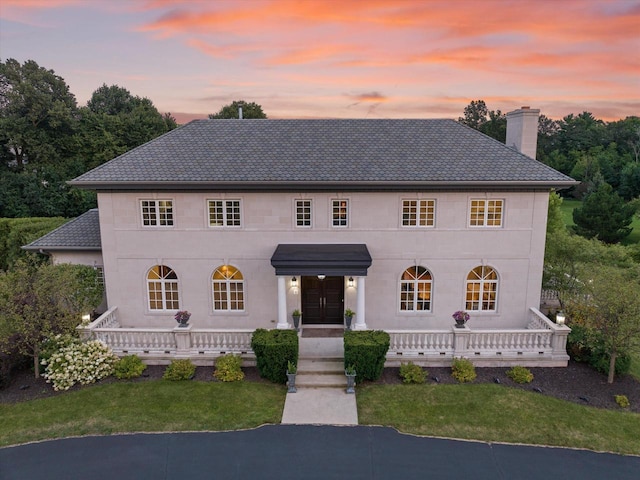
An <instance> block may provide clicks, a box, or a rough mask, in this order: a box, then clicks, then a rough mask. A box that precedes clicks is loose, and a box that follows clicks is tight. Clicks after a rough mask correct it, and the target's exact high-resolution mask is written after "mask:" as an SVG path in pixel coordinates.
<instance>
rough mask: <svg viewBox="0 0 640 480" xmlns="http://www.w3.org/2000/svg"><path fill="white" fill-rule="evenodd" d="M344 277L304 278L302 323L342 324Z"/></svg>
mask: <svg viewBox="0 0 640 480" xmlns="http://www.w3.org/2000/svg"><path fill="white" fill-rule="evenodd" d="M343 305H344V277H325V278H323V279H319V278H318V277H317V276H309V277H302V322H303V323H307V324H316V323H317V324H331V325H334V324H342V323H343V321H344V319H343V316H344V308H343Z"/></svg>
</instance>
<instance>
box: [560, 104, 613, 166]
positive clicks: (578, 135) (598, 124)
mask: <svg viewBox="0 0 640 480" xmlns="http://www.w3.org/2000/svg"><path fill="white" fill-rule="evenodd" d="M558 124H559V127H560V130H559V131H558V144H559V148H560V151H561V152H562V153H564V154H565V155H566V154H568V153H569V152H571V151H572V150H577V151H583V152H584V151H588V150H589V149H590V148H592V147H597V146H598V145H603V146H606V145H609V143H610V136H609V135H608V132H607V129H606V127H605V124H604V122H603V121H602V120H598V119H596V118H595V117H594V116H593V114H591V112H582V113H581V114H579V115H573V114H569V115H567V116H566V117H564V118H563V119H562V120H561V121H559V122H558Z"/></svg>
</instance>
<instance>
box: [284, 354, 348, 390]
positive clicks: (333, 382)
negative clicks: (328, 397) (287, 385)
mask: <svg viewBox="0 0 640 480" xmlns="http://www.w3.org/2000/svg"><path fill="white" fill-rule="evenodd" d="M346 384H347V380H346V377H345V375H344V364H343V360H342V359H334V358H313V359H311V358H304V359H303V358H301V359H299V360H298V374H297V375H296V387H297V388H305V387H309V388H344V387H346Z"/></svg>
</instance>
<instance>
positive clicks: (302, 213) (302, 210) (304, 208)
mask: <svg viewBox="0 0 640 480" xmlns="http://www.w3.org/2000/svg"><path fill="white" fill-rule="evenodd" d="M296 226H297V227H311V200H296Z"/></svg>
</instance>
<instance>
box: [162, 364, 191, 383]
mask: <svg viewBox="0 0 640 480" xmlns="http://www.w3.org/2000/svg"><path fill="white" fill-rule="evenodd" d="M195 373H196V366H195V365H194V364H193V362H192V361H191V360H188V359H184V360H172V361H171V363H170V364H169V365H168V366H167V368H166V370H165V371H164V375H162V378H164V379H165V380H172V381H179V380H189V379H191V378H192V377H193V376H194V375H195Z"/></svg>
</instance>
